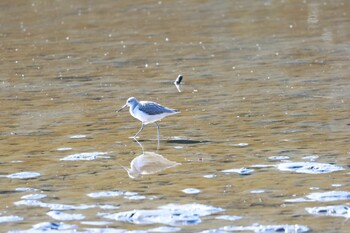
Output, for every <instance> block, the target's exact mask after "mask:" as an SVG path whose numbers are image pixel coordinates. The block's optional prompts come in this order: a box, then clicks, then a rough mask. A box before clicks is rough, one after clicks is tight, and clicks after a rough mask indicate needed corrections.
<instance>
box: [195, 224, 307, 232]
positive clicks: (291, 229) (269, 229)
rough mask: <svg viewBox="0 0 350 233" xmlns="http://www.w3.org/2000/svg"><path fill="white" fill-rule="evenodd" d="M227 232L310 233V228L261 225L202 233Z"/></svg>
mask: <svg viewBox="0 0 350 233" xmlns="http://www.w3.org/2000/svg"><path fill="white" fill-rule="evenodd" d="M227 231H252V232H256V233H291V232H293V233H303V232H308V231H310V228H308V227H307V226H303V225H297V224H296V225H288V224H283V225H260V224H253V225H251V226H225V227H221V228H219V229H214V230H206V231H202V232H201V233H211V232H227Z"/></svg>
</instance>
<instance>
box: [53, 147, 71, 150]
mask: <svg viewBox="0 0 350 233" xmlns="http://www.w3.org/2000/svg"><path fill="white" fill-rule="evenodd" d="M56 150H57V151H68V150H72V148H71V147H60V148H57V149H56Z"/></svg>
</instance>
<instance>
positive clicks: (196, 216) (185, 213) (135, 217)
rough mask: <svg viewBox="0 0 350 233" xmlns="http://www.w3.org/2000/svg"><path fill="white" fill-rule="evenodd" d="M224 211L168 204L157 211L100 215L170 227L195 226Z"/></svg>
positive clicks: (202, 206) (201, 206) (133, 211)
mask: <svg viewBox="0 0 350 233" xmlns="http://www.w3.org/2000/svg"><path fill="white" fill-rule="evenodd" d="M221 211H224V209H222V208H217V207H213V206H207V205H202V204H196V203H194V204H185V205H177V204H168V205H164V206H160V207H159V208H158V209H155V210H132V211H126V212H119V213H115V214H103V213H102V214H101V213H100V214H99V216H102V217H104V218H108V219H113V220H116V221H121V222H129V223H133V224H156V223H158V224H165V225H170V226H181V225H194V224H198V223H200V222H201V219H200V217H202V216H207V215H210V214H213V213H217V212H221Z"/></svg>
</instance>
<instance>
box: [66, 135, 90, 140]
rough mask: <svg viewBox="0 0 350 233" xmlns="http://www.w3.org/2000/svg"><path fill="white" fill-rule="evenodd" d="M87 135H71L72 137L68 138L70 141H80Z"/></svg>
mask: <svg viewBox="0 0 350 233" xmlns="http://www.w3.org/2000/svg"><path fill="white" fill-rule="evenodd" d="M86 137H87V135H85V134H77V135H72V136H69V138H70V139H81V138H86Z"/></svg>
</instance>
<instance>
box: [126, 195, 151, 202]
mask: <svg viewBox="0 0 350 233" xmlns="http://www.w3.org/2000/svg"><path fill="white" fill-rule="evenodd" d="M124 198H125V199H128V200H135V201H137V200H145V199H147V197H146V196H142V195H132V196H124Z"/></svg>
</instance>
